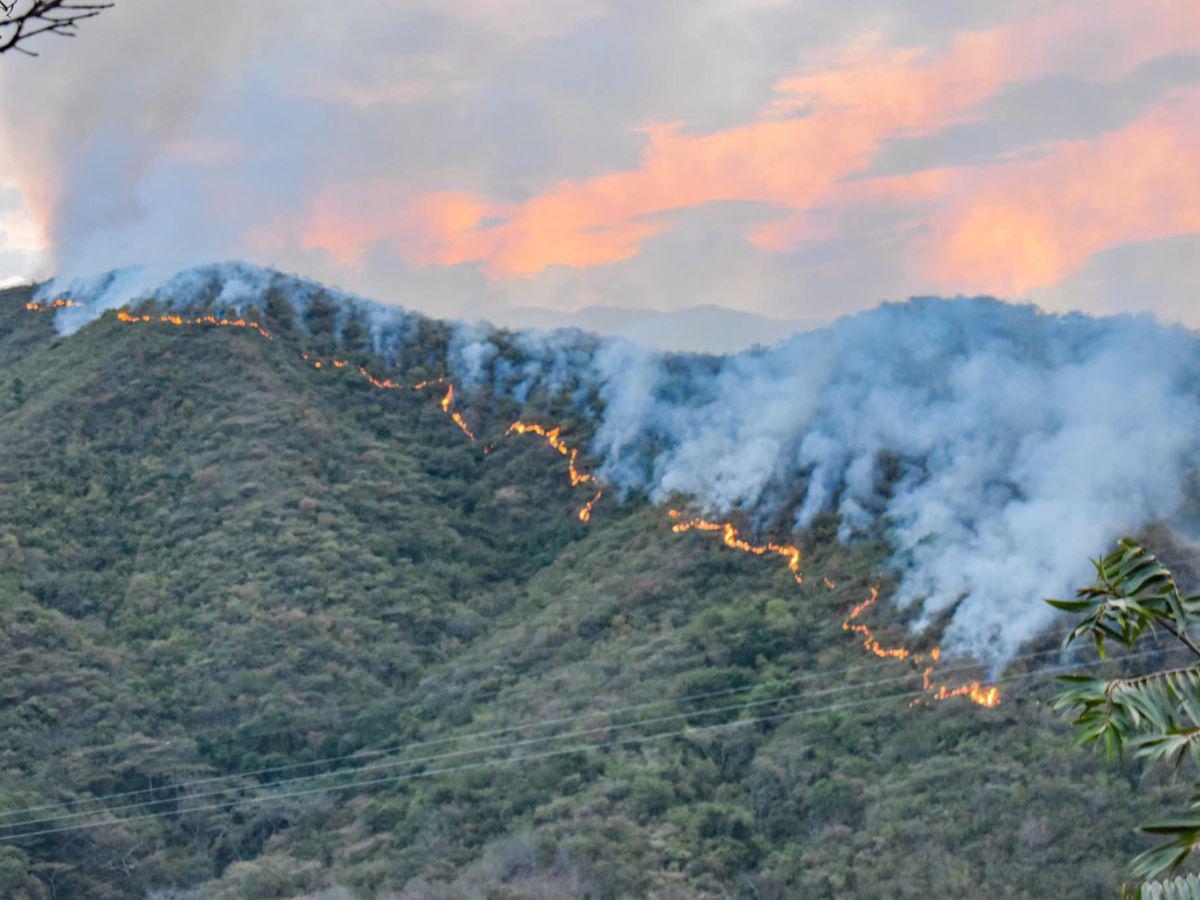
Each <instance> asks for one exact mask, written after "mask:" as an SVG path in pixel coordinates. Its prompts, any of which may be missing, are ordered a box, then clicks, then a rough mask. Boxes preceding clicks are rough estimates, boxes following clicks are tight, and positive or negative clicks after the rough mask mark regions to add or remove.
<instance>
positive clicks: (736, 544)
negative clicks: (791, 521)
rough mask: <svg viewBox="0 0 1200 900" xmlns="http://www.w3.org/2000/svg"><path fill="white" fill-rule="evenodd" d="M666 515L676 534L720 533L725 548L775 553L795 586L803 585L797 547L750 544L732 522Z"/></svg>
mask: <svg viewBox="0 0 1200 900" xmlns="http://www.w3.org/2000/svg"><path fill="white" fill-rule="evenodd" d="M667 515H668V516H670V517H671V518H672V519H675V520H676V522H675V524H674V525H672V526H671V530H672V531H674V532H675V533H676V534H681V533H682V532H685V531H719V532H721V540H722V541H724V542H725V546H726V547H732V548H733V549H735V550H742V551H744V552H746V553H753V554H754V555H755V556H765V555H767V554H769V553H776V554H778V555H779V556H782V557H783V558H784V559H785V560H786V561H787V567H788V571H789V572H791V573H792V578H794V579H795V580H796V584H804V575H802V574H801V572H800V548H799V547H794V546H792V545H791V544H776V543H773V542H768V543H766V544H751V543H750V542H749V541H747V540H744V539H743V538H742V537H741V536H740V535H739V534H738V530H737V528H735V527H734V526H733V523H732V522H713V521H710V520H709V519H701V518H694V519H687V520H685V521H680V520H681V519H682V518H683V513H681V512H680V511H679V510H677V509H670V510H667Z"/></svg>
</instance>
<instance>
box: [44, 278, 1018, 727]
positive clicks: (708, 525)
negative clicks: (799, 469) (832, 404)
mask: <svg viewBox="0 0 1200 900" xmlns="http://www.w3.org/2000/svg"><path fill="white" fill-rule="evenodd" d="M79 305H81V304H79V303H76V302H75V301H74V300H71V299H69V298H65V297H60V298H58V299H56V300H54V301H52V302H50V303H26V304H25V309H26V310H28V311H30V312H45V311H47V310H54V309H68V308H71V307H75V306H79ZM117 321H119V322H122V323H124V324H139V325H140V324H145V323H150V322H157V323H160V324H165V325H174V326H184V325H211V326H214V327H218V328H246V329H250V330H252V331H255V332H257V333H258V334H259V335H260V336H261V337H263V338H266V339H267V340H271V335H270V333H269V332H268V331H267V330H266V329H265V328H263V327H262V326H261V325H259V324H258V323H257V322H255V321H252V320H247V319H244V318H237V319H230V318H225V317H218V316H215V315H212V314H211V313H210V314H206V315H202V316H182V315H178V314H164V315H157V316H153V315H147V314H142V315H133V314H131V313H127V312H125V311H124V310H119V311H118V312H117ZM301 357H302V358H303V359H304V361H305V362H310V361H311V363H312V367H313V368H314V369H325V368H333V369H343V368H346V367H347V366H349V365H350V363H349V361H348V360H344V359H331V360H330V361H329V363H328V365H327V364H326V363H325V362H324V361H323V360H320V359H315V360H310V357H309V355H308V354H307V353H302V354H301ZM358 373H359V374H360V375H361V376H362V377H363V378H364V379H365V380H366V381H367V383H368V384H370V385H371V386H372V387H375V388H379V389H382V390H399V389H402V388H408V389H411V390H424V389H425V388H428V387H434V386H437V387H441V386H445V388H446V393H445V394H444V395H443V396H442V399H441V401H440V403H439V406H440V407H441V410H442V412H443V413H445V414H446V415H448V416H449V417H450V418H451V420H452V421H453V422H454V424H455V425H457V426H458V428H459V430H460V431H462V433H463V434H464V435H466V436H467V438H469V439H470V440H475V439H476V437H475V433H474V432H473V431H472V430H471V428H470V427H469V426H468V425H467V422H466V419H464V418H463V416H462V414H461V413H460V412H458V411H457V410H456V409H453V406H454V385H453V383H451V382H450V381H448V380H447V379H445V378H432V379H427V380H425V381H419V382H417V383H416V384H412V385H404V384H401V383H399V382H396V381H392V380H390V379H387V378H378V377H376V376H374V375H372V374H371V373H370V372H369V371H368V370H367V368H366V366H362V365H360V366H358ZM510 434H517V435H524V434H532V435H536V436H538V437H541V438H542V439H543V440H545V442H546V443H547V444H549V445H550V446H551V447H553V448H554V449H555V450H557V451H558V452H559V454H560V455H562V456H565V457H566V458H567V472H568V475H569V477H570V480H571V486H572V487H577V486H579V485H581V484H595V483H596V478H595V476H594V475H592V474H590V473H588V472H583V471H581V470H580V469H579V467H578V459H579V449H578V448H576V447H571V446H569V445H568V444H567V443H566V442H565V441H563V439H562V436H561V428H560V426H557V425H556V426H554V427H553V428H546V427H545V426H544V425H539V424H536V423H529V422H521V421H517V422H513V423H512V425H510V426H509V427H508V430H507V431H506V432H505V436H506V437H507V436H508V435H510ZM492 446H493V445H492V444H488V445H486V446H485V447H484V453H487V452H488V451H489V450H491V449H492ZM603 496H604V491H603V490H597V491H596V493H595V494H593V495H592V498H591V499H590V500H588V501H587V503H585V504H584V505H583V507H582V508H581V509H580V510H579V512H578V514H577V515H578V518H579V521H581V522H589V521H591V518H592V511H593V509H595V506H596V504H597V503H598V502H600V498H601V497H603ZM667 515H668V517H669V518H670V519H672V520H673V522H674V524H673V525H672V526H671V530H672V531H673V532H675V533H676V534H682V533H684V532H688V531H703V532H710V533H719V534H720V535H721V540H722V542H723V543H724V544H725V546H727V547H731V548H733V549H735V550H741V551H742V552H744V553H750V554H753V555H754V556H767V555H770V554H775V555H778V556H780V557H782V558H783V560H784V561H785V562H786V564H787V567H788V571H789V572H791V574H792V578H793V580H794V581H795V582H796V584H803V583H804V575H803V574H802V573H801V572H800V560H801V554H800V549H799V548H798V547H796V546H794V545H792V544H778V543H775V542H773V541H768V542H767V543H765V544H753V543H751V542H750V541H747V540H746V539H745V538H743V537H742V536H741V534H740V532H739V531H738V529H737V527H736V526H734V524H733V523H732V522H716V521H713V520H710V519H704V518H701V517H694V518H691V519H685V518H684V517H683V513H681V512H680V511H679V510H677V509H671V510H668V511H667ZM821 581H822V583H823V584H824V585H825V587H827V588H829V589H830V590H835V589H836V588H837V583H836V582H835V581H833V580H831V579H830V578H829V577H828V576H823V577H822V579H821ZM878 599H879V588H878V587H872V588H871V593H870V596H868V597H867V599H865V600H863V601H862V602H861V603H859V604H857V605H856V606H855V607H854V608H853V609H852V610H851V611H850V614H849V615H848V616H847V617H846V618H845V620H844V621H843V622H842V630H843V631H849V632H853V633H855V634H858V635H860V636H861V637H862V639H863V647H864V648H866V650H867V651H868V652H869V653H871V654H872V655H874V656H877V657H880V658H881V659H899V660H908V661H909V662H911V663H912V664H914V665H921V664H923V663H925V662H927V661H928V662H929V663H937V662H938V660H939V659H940V658H941V650H940V649H939V648H938V647H933V648H932V649H930V650H929V651H928V652H926V653H914V652H913V651H911V650H909V649H908V648H907V647H903V646H898V647H885V646H883V645H882V644H881V643H880V642H879V640H878V639H877V638H876V637H875V635H874V633H873V632H872V630H871V628H870V626H869V625H867V624H865V623H863V622H857V621H856V620H857V619H858V618H859V616H861V615H862V613H864V612H865V611H866V610H868V609H869V608H870V607H872V606H873V605H874V604H875V603H876V601H878ZM934 668H935V666H934V665H925V666H924V668H923V670H922V673H921V683H922V686H923V688H924V690H926V691H927V692H928V693H929V702H940V701H943V700H950V699H952V698H954V697H966V698H968V699H969V700H970V701H971V702H972V703H976V704H978V705H979V706H984V707H988V708H989V709H990V708H993V707H995V706H997V705H999V703H1000V689H999V688H998V687H996V686H995V685H990V686H984V685H982V684H981V683H980V682H978V681H972V682H969V683H967V684H963V685H958V686H957V687H950V686H949V685H947V684H935V683H934V681H933V678H932V676H933V673H934ZM918 702H920V701H916V700H914V701H913V702H912V703H910V704H909V706H915V705H917V703H918Z"/></svg>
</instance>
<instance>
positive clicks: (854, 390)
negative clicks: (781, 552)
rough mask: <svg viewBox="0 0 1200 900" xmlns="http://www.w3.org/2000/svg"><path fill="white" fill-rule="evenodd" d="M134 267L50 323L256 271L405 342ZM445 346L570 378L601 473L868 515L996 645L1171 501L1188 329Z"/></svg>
mask: <svg viewBox="0 0 1200 900" xmlns="http://www.w3.org/2000/svg"><path fill="white" fill-rule="evenodd" d="M147 285H148V282H147V281H146V278H145V276H144V275H139V274H138V273H137V272H136V271H133V272H124V273H117V274H115V275H109V276H105V277H103V278H100V279H94V280H93V281H91V282H86V283H85V282H79V283H76V284H75V285H73V286H72V287H71V290H70V292H71V294H72V296H73V297H74V298H75V299H77V300H79V301H80V302H82V304H83V305H82V306H80V307H78V308H73V309H66V310H62V311H60V313H59V317H60V318H59V324H60V327H63V328H65V329H68V330H69V329H73V328H76V327H79V325H81V324H82V323H83V322H85V321H87V320H88V319H90V318H93V317H94V316H96V315H98V314H99V312H100V311H102V310H103V309H105V308H111V307H113V306H117V305H120V304H122V303H126V302H129V301H130V300H133V299H137V298H138V297H142V296H156V297H159V298H162V299H163V301H164V302H168V303H171V304H173V305H178V306H195V305H225V306H228V305H235V306H238V308H242V307H243V306H246V305H250V306H261V305H262V303H263V297H264V295H265V293H266V291H267V290H268V289H270V290H273V291H275V292H277V293H278V294H279V295H281V296H284V297H286V298H287V299H289V300H290V301H291V302H292V304H293V305H294V306H295V307H297V309H298V310H302V309H303V308H304V307H305V306H306V305H307V304H308V303H309V302H311V299H312V297H313V296H315V294H316V293H318V292H324V293H325V294H326V296H327V297H329V298H331V299H332V300H333V301H335V302H336V303H337V304H338V305H339V306H340V307H341V308H342V309H343V310H344V311H345V314H346V315H349V314H352V313H353V314H356V315H358V316H360V317H361V318H363V319H364V320H365V321H367V322H368V323H369V324H370V327H371V329H372V332H373V335H374V339H375V345H376V348H377V349H379V350H381V352H384V353H385V354H387V355H389V356H392V357H394V358H403V356H404V353H405V340H404V337H405V335H406V334H407V333H410V332H411V331H412V322H413V321H414V319H415V317H414V316H413V315H412V314H407V313H403V312H401V311H399V310H396V309H394V308H389V307H382V306H379V305H376V304H372V303H370V302H369V301H365V300H362V299H360V298H357V297H353V296H351V295H346V294H340V293H338V292H325V291H324V289H322V288H320V287H319V286H316V285H313V284H312V283H310V282H304V281H301V280H299V279H295V278H290V277H286V276H281V275H279V274H278V273H272V272H269V271H267V270H262V269H256V268H254V267H252V266H246V265H242V264H226V265H223V266H210V267H204V268H202V269H197V270H191V271H188V272H184V273H180V274H178V275H176V276H174V277H173V278H172V279H171V280H169V281H168V282H167V283H166V284H163V285H160V286H159V287H157V288H152V287H148V286H147ZM56 290H57V287H56V286H54V285H51V286H49V287H47V288H46V289H45V290H44V291H43V293H44V294H45V295H47V296H49V295H50V294H53V293H55V291H56ZM449 354H450V356H449V359H448V360H447V364H448V366H449V367H450V370H451V374H452V377H454V378H455V379H456V380H457V381H459V382H460V383H461V384H462V386H463V387H464V389H465V390H466V397H467V399H468V401H469V396H470V392H471V391H472V390H473V389H479V388H481V387H484V386H487V387H488V388H489V389H490V390H492V391H493V392H495V393H498V394H501V395H505V396H510V397H513V398H515V399H517V400H518V401H521V402H524V401H526V400H527V399H529V398H530V397H533V396H538V395H558V396H561V395H568V396H570V397H571V398H572V400H573V402H574V404H575V407H576V408H577V409H578V410H579V411H580V412H581V413H582V414H588V415H592V416H594V417H595V428H596V431H595V437H594V439H593V442H592V445H591V447H590V451H591V453H592V454H594V455H595V456H596V457H598V458H599V459H600V460H601V463H600V468H599V470H598V471H599V475H600V477H601V478H602V479H603V480H605V481H607V482H608V483H610V484H611V485H614V486H616V487H618V488H620V489H624V490H638V491H644V492H646V493H648V494H649V495H650V496H651V497H652V498H654V499H657V500H664V499H666V498H668V497H670V496H671V495H675V494H683V495H687V496H688V497H690V498H692V499H693V501H694V502H695V503H696V504H697V505H699V506H700V507H702V508H703V509H704V510H705V511H706V512H711V513H729V512H732V511H742V512H744V513H746V514H748V515H749V516H750V517H751V519H752V520H753V521H757V522H760V523H761V522H765V521H767V520H768V519H769V520H771V521H778V520H779V517H780V516H787V517H788V519H789V521H791V523H792V524H793V525H794V526H795V527H797V528H801V529H802V528H805V527H807V526H809V525H811V524H812V523H813V521H814V520H815V519H816V517H817V516H819V515H822V514H832V515H834V516H836V518H837V522H838V525H839V535H840V537H841V539H843V540H847V541H852V540H855V539H856V538H857V537H858V536H860V535H863V534H866V533H869V532H873V531H875V530H876V529H883V531H884V533H885V534H886V535H887V537H888V539H889V541H890V542H891V546H892V547H893V550H894V556H893V561H894V563H895V565H896V567H897V569H898V571H899V572H900V574H901V580H900V585H899V589H898V592H897V597H896V599H897V600H898V602H900V603H903V604H919V605H920V610H921V615H920V617H919V619H918V627H920V626H921V625H922V624H926V623H928V622H929V621H931V620H932V619H933V618H935V617H940V616H942V615H943V614H946V615H948V617H949V623H950V624H949V627H948V633H947V634H946V636H945V637H946V641H945V642H946V644H947V645H948V646H950V647H952V648H955V647H956V648H959V649H965V650H970V651H972V652H974V653H976V654H978V655H980V656H984V657H988V658H991V659H993V660H995V661H997V662H999V661H1002V660H1003V659H1005V658H1007V657H1009V656H1011V655H1012V654H1013V652H1014V651H1015V649H1016V648H1017V647H1018V646H1019V645H1020V644H1021V643H1022V642H1024V641H1026V640H1027V639H1029V638H1030V637H1032V636H1034V635H1035V634H1037V633H1038V632H1039V631H1040V630H1042V629H1044V628H1045V627H1046V626H1047V625H1048V624H1049V622H1050V620H1051V617H1052V613H1051V611H1050V609H1049V608H1048V607H1047V606H1046V605H1045V604H1044V603H1043V602H1042V598H1043V597H1045V596H1048V595H1050V596H1052V595H1064V594H1067V593H1069V592H1070V590H1071V589H1072V588H1073V587H1074V586H1075V585H1077V584H1079V583H1081V582H1082V580H1084V579H1086V578H1087V576H1088V574H1089V564H1088V559H1089V557H1090V556H1093V555H1096V554H1098V553H1100V552H1101V551H1103V550H1104V549H1105V548H1106V547H1107V545H1108V544H1109V543H1110V542H1111V541H1112V540H1113V539H1114V538H1116V537H1118V536H1119V535H1121V534H1122V533H1125V532H1128V531H1131V530H1135V529H1137V528H1139V527H1141V526H1142V525H1144V524H1146V523H1147V522H1149V521H1151V520H1153V519H1156V518H1168V519H1169V518H1170V517H1172V516H1175V515H1176V514H1178V513H1179V511H1180V509H1181V506H1182V503H1183V500H1184V496H1185V493H1186V489H1187V485H1188V483H1189V479H1190V477H1191V475H1192V465H1193V464H1192V462H1191V460H1192V457H1193V454H1194V452H1195V448H1196V447H1197V443H1198V440H1200V403H1198V402H1197V401H1198V398H1197V391H1196V386H1197V385H1198V384H1200V342H1198V341H1197V338H1196V335H1195V334H1194V333H1193V332H1191V331H1188V330H1186V329H1184V328H1181V327H1169V326H1165V325H1162V324H1161V323H1159V322H1158V321H1156V320H1155V319H1153V318H1150V317H1148V316H1140V317H1132V316H1115V317H1108V318H1092V317H1088V316H1084V315H1079V314H1073V315H1067V316H1057V315H1048V314H1045V313H1042V312H1040V311H1038V310H1037V309H1035V308H1034V307H1031V306H1014V305H1010V304H1005V303H1001V302H998V301H995V300H990V299H982V298H976V299H964V298H959V299H954V300H940V299H933V298H919V299H914V300H910V301H909V302H907V303H899V304H884V305H883V306H880V307H878V308H876V309H874V310H871V311H868V312H865V313H860V314H857V315H854V316H849V317H846V318H843V319H840V320H838V321H836V322H835V323H834V324H833V325H831V326H830V327H828V328H825V329H822V330H820V331H816V332H809V333H804V334H800V335H797V336H795V337H793V338H791V339H789V340H787V341H785V342H783V343H781V344H778V345H775V346H773V347H770V348H766V349H763V348H756V349H753V350H749V351H745V352H742V353H739V354H736V355H732V356H724V357H714V356H700V355H688V354H662V353H658V352H655V351H651V350H647V349H645V348H641V347H638V346H636V345H634V344H631V343H628V342H624V341H620V340H612V339H608V340H602V339H597V338H595V337H594V336H591V335H587V334H584V333H582V332H576V331H562V332H551V333H540V332H520V333H516V334H513V333H510V332H504V331H497V330H495V329H492V328H491V327H490V326H486V325H462V326H456V327H455V329H454V331H453V333H452V338H451V341H450V347H449ZM597 401H598V402H597Z"/></svg>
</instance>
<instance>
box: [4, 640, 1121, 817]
mask: <svg viewBox="0 0 1200 900" xmlns="http://www.w3.org/2000/svg"><path fill="white" fill-rule="evenodd" d="M1059 652H1061V651H1060V649H1059V648H1053V649H1049V650H1039V651H1035V652H1031V653H1023V654H1020V655H1018V656H1014V657H1012V658H1011V659H1010V660H1009V661H1010V662H1019V661H1024V660H1030V659H1036V658H1039V657H1042V656H1047V655H1050V654H1054V653H1059ZM1121 658H1122V659H1128V658H1131V657H1130V656H1125V657H1121ZM884 662H888V663H901V662H904V660H898V659H887V660H884ZM980 667H981V664H978V663H970V664H965V665H962V666H956V667H952V668H948V669H942V670H940V671H939V676H946V675H953V674H956V673H960V672H964V671H970V670H972V669H977V668H980ZM861 669H862V666H861V664H860V665H856V666H844V667H842V668H840V669H829V670H825V671H823V672H809V673H804V674H801V675H796V676H792V677H790V678H780V679H773V680H769V681H762V682H758V683H755V684H751V685H746V686H744V687H738V688H726V689H722V690H717V691H706V692H703V693H698V694H689V695H686V696H683V697H664V698H660V699H658V700H650V701H646V702H643V703H637V704H632V705H628V706H623V707H612V708H608V709H602V710H594V711H590V712H586V713H578V714H574V715H570V716H563V717H560V718H555V719H543V720H539V721H534V722H528V723H523V724H519V725H509V726H505V727H502V728H494V729H490V730H487V731H480V732H474V733H467V734H460V735H447V736H446V737H441V738H433V739H430V740H424V741H415V742H411V743H407V744H400V745H396V746H392V747H384V748H379V749H374V750H357V751H355V752H353V753H347V754H342V755H338V756H326V757H321V758H318V759H312V760H307V761H304V762H296V763H286V764H283V765H278V766H269V767H265V768H260V769H252V770H248V771H245V772H233V773H230V774H226V775H211V776H206V777H204V778H196V779H190V780H188V781H181V782H175V783H173V784H164V785H159V786H157V787H147V788H137V789H132V790H127V791H117V792H113V793H109V794H103V795H100V796H96V797H87V798H81V799H78V800H71V801H63V802H60V803H47V804H42V805H39V806H28V807H24V808H22V809H18V810H7V811H3V812H0V818H4V817H12V816H18V815H27V814H29V813H33V812H40V811H42V810H46V809H59V808H61V807H63V806H67V807H72V806H78V805H81V804H85V803H101V802H104V801H107V800H115V799H120V798H125V797H136V796H141V795H144V794H154V793H155V792H157V791H164V790H178V789H180V788H186V787H194V786H196V785H202V784H212V783H214V782H220V781H231V780H234V779H238V778H250V777H255V776H259V775H268V774H274V773H276V772H285V771H291V770H293V769H301V768H309V767H313V766H319V765H327V764H331V763H337V762H345V761H348V760H354V759H373V758H377V757H380V756H388V755H391V754H394V753H400V752H403V751H405V750H414V749H418V748H421V747H434V746H438V745H441V744H446V743H451V742H454V741H463V740H477V739H479V738H484V737H495V736H498V735H501V734H507V733H510V732H514V731H526V730H531V729H534V728H539V727H546V726H550V725H560V724H567V723H571V722H579V721H584V720H587V719H591V718H596V717H598V716H601V715H608V716H613V715H623V714H626V713H630V712H635V711H638V710H643V709H650V708H653V707H655V706H661V705H663V704H666V703H693V702H696V701H699V700H706V699H711V698H714V697H721V696H730V695H734V694H740V693H748V692H750V691H754V690H760V689H765V688H771V687H779V686H783V685H788V684H797V683H802V682H805V681H811V680H814V679H820V678H832V677H836V676H838V675H844V674H847V673H849V672H854V671H859V670H861ZM916 674H917V673H906V674H905V675H903V676H895V677H892V678H886V679H877V680H873V681H863V682H858V683H857V684H856V685H849V686H846V689H849V688H852V687H869V686H872V685H877V684H887V683H892V682H895V681H901V680H907V679H909V678H912V677H915V675H916ZM839 690H841V688H839ZM415 704H416V701H414V703H413V704H406V705H415ZM105 746H113V747H116V746H119V745H116V744H114V745H105ZM88 749H93V750H94V749H96V748H79V750H77V751H76V752H79V751H80V750H88ZM176 771H178V770H176ZM322 774H332V773H322ZM276 783H284V782H276ZM170 799H174V798H164V800H163V801H157V802H165V801H166V800H170ZM17 824H21V823H17V822H9V823H7V825H5V824H3V823H0V827H12V826H14V825H17Z"/></svg>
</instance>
